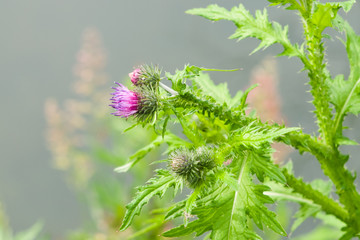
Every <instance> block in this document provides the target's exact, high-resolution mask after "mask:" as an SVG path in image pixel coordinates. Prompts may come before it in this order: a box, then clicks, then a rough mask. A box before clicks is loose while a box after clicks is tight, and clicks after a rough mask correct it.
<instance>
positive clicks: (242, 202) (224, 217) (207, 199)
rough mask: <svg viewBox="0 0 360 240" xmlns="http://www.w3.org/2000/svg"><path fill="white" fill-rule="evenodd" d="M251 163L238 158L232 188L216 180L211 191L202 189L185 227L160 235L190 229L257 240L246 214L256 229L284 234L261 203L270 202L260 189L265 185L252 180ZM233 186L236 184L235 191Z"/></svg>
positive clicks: (222, 237) (221, 237)
mask: <svg viewBox="0 0 360 240" xmlns="http://www.w3.org/2000/svg"><path fill="white" fill-rule="evenodd" d="M252 162H253V161H252V160H251V159H250V158H248V157H246V156H244V158H242V159H239V161H238V162H237V163H238V165H237V167H236V170H234V171H236V172H237V178H236V183H233V180H231V181H230V182H231V183H230V184H229V185H230V186H232V187H229V186H228V184H224V183H222V182H218V183H217V184H215V185H214V186H213V187H212V190H209V191H207V192H204V193H203V195H202V197H200V198H198V200H196V201H195V207H194V208H193V209H192V211H191V214H192V215H196V217H197V219H196V220H193V221H191V222H189V223H188V225H187V226H185V225H181V226H179V227H176V228H174V229H171V230H169V231H167V232H165V233H164V236H166V237H179V236H185V235H188V234H190V233H193V232H196V236H199V235H201V234H203V233H205V232H206V231H211V239H219V240H225V239H226V240H228V239H234V240H237V239H239V240H240V239H261V238H260V237H259V236H258V235H257V234H256V233H255V232H254V231H253V230H252V229H251V228H249V226H248V217H250V218H252V219H253V220H254V222H255V223H256V225H257V226H258V227H259V228H260V229H263V225H265V226H267V227H269V228H271V229H272V230H273V231H275V232H277V233H279V234H282V235H286V233H285V231H284V229H283V228H282V226H281V225H280V224H279V222H278V221H277V220H276V216H275V213H273V212H271V211H269V210H268V209H267V208H266V207H265V206H264V203H270V202H271V199H270V198H269V197H267V196H265V195H263V191H264V190H266V189H268V188H267V187H266V186H257V185H254V184H253V183H252V180H251V171H250V168H251V165H252ZM222 176H224V175H223V174H222ZM227 177H230V176H228V175H227ZM231 178H233V177H231ZM234 186H238V189H237V190H236V191H235V190H234ZM236 188H237V187H236ZM181 207H182V206H180V208H181ZM176 211H179V209H176Z"/></svg>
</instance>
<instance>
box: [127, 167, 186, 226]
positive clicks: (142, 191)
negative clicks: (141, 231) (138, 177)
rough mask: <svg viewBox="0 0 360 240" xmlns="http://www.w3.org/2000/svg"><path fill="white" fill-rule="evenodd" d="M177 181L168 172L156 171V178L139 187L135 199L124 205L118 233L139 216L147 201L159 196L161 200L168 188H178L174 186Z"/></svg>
mask: <svg viewBox="0 0 360 240" xmlns="http://www.w3.org/2000/svg"><path fill="white" fill-rule="evenodd" d="M177 184H179V181H176V179H175V178H174V176H172V174H171V173H170V172H169V171H166V170H158V171H157V176H156V177H154V178H151V179H150V180H149V181H148V182H147V184H146V185H145V186H142V187H139V188H138V191H137V193H136V194H135V198H134V199H133V200H132V201H131V202H130V203H129V204H128V205H126V208H127V210H126V213H125V217H124V220H123V222H122V225H121V227H120V231H123V230H125V229H127V228H128V227H129V226H130V224H131V222H132V221H133V219H134V217H135V216H136V215H139V214H140V212H141V209H142V207H143V206H144V205H145V204H146V203H148V202H149V200H150V199H151V198H152V197H153V196H155V195H159V197H160V198H162V197H163V196H164V194H165V192H166V191H167V190H168V189H169V188H170V187H174V188H175V189H176V188H178V187H176V185H177Z"/></svg>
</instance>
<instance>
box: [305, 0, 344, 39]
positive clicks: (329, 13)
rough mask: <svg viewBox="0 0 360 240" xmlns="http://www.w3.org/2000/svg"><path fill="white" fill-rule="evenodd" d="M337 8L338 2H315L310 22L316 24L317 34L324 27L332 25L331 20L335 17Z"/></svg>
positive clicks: (338, 7)
mask: <svg viewBox="0 0 360 240" xmlns="http://www.w3.org/2000/svg"><path fill="white" fill-rule="evenodd" d="M339 9H340V6H339V5H338V4H330V3H326V4H321V3H317V4H316V8H315V11H314V13H313V14H312V16H311V22H312V23H313V24H314V26H316V28H317V29H316V30H317V33H318V34H321V33H322V32H323V31H324V29H325V28H327V27H332V20H333V19H335V17H336V15H337V12H338V10H339Z"/></svg>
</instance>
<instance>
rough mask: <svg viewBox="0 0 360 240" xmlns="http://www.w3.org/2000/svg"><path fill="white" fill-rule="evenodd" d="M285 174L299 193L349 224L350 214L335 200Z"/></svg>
mask: <svg viewBox="0 0 360 240" xmlns="http://www.w3.org/2000/svg"><path fill="white" fill-rule="evenodd" d="M282 172H283V174H284V176H285V178H286V181H287V184H288V185H289V186H290V187H291V188H292V189H293V190H294V191H295V192H297V193H300V194H301V195H303V196H304V197H305V198H307V199H311V200H312V201H313V202H314V203H316V204H318V205H320V206H321V208H322V210H323V211H324V212H326V213H327V214H331V215H334V216H335V217H337V218H338V219H340V220H341V221H343V222H345V223H347V222H348V221H349V215H348V213H347V212H346V211H345V210H344V209H343V208H342V207H341V206H340V205H339V204H338V203H337V202H335V201H334V200H333V199H331V198H328V197H326V196H324V195H323V194H322V193H321V192H319V191H317V190H314V189H313V188H312V187H311V186H310V185H309V184H306V183H304V182H303V181H302V180H301V179H297V178H295V177H294V176H293V175H292V174H289V173H288V171H287V170H286V169H284V170H283V171H282Z"/></svg>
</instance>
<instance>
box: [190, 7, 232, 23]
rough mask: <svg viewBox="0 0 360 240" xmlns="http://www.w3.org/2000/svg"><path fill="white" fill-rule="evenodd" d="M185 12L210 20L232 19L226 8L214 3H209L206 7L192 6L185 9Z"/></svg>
mask: <svg viewBox="0 0 360 240" xmlns="http://www.w3.org/2000/svg"><path fill="white" fill-rule="evenodd" d="M186 13H187V14H192V15H198V16H201V17H204V18H206V19H209V20H211V21H219V20H222V19H225V20H229V21H232V20H233V16H232V14H231V12H229V11H228V10H227V9H226V8H223V7H219V6H218V5H216V4H212V5H209V6H208V7H207V8H194V9H190V10H187V11H186Z"/></svg>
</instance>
